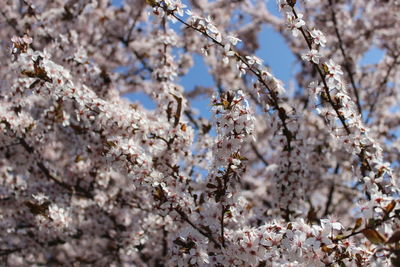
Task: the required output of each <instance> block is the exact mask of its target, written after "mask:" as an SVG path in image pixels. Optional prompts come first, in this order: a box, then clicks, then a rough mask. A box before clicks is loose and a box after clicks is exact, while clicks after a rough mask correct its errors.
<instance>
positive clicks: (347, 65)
mask: <svg viewBox="0 0 400 267" xmlns="http://www.w3.org/2000/svg"><path fill="white" fill-rule="evenodd" d="M328 1H329V5H330V7H331V16H332V21H333V25H334V28H335V33H336V37H337V38H338V41H339V48H340V51H341V53H342V56H343V59H344V68H345V70H346V72H347V74H348V75H349V78H350V83H351V86H352V87H353V92H354V95H355V97H356V105H357V109H358V112H359V113H360V116H361V118H362V108H361V101H360V96H359V94H358V89H357V86H356V83H355V80H354V76H353V72H352V71H351V63H350V58H349V57H348V56H347V54H346V52H345V49H344V43H343V40H342V37H341V36H340V33H339V28H338V23H337V19H336V13H335V11H334V6H333V3H332V0H328Z"/></svg>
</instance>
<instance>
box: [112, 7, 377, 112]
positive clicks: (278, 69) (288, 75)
mask: <svg viewBox="0 0 400 267" xmlns="http://www.w3.org/2000/svg"><path fill="white" fill-rule="evenodd" d="M112 2H113V4H114V5H116V6H119V5H121V3H122V0H112ZM268 8H269V9H270V11H271V12H272V13H273V14H277V15H278V14H279V11H278V9H277V5H276V1H268ZM259 41H260V49H259V50H258V51H257V52H256V56H258V57H260V58H261V59H263V60H264V63H265V64H266V65H268V66H269V67H270V68H271V70H272V72H273V74H274V75H275V76H276V77H277V78H279V79H280V80H282V81H283V82H284V83H285V85H288V84H289V82H291V81H292V80H293V79H294V74H295V72H296V64H295V57H294V56H293V54H292V53H291V51H290V50H289V48H288V46H287V45H286V43H285V41H284V39H283V38H282V37H281V35H280V34H278V33H277V32H275V31H274V30H273V29H272V28H271V27H267V26H263V28H262V31H261V32H260V34H259ZM382 54H383V53H382V51H380V50H379V49H377V48H373V49H371V50H369V51H368V52H367V53H366V54H365V56H364V58H363V59H362V60H361V64H362V65H365V64H371V63H376V62H378V61H379V60H380V59H381V57H382ZM194 63H195V64H194V66H193V67H192V69H191V70H190V71H189V72H188V73H187V74H186V75H185V76H184V77H182V78H181V79H180V81H178V83H179V84H180V85H182V86H183V87H184V88H185V90H189V91H190V90H192V89H193V88H194V86H196V85H198V86H205V87H213V86H214V82H213V79H212V77H211V76H210V75H209V73H208V69H207V66H206V65H205V64H204V62H203V59H202V57H201V56H200V55H195V56H194ZM128 97H129V99H131V100H132V101H134V102H136V101H138V102H140V103H142V105H143V106H145V107H146V108H149V109H153V108H154V107H155V105H154V103H152V102H151V100H150V98H149V97H147V96H146V95H144V94H143V93H135V94H130V95H129V96H128ZM192 106H193V107H194V108H196V109H198V110H199V112H200V115H201V116H203V117H209V102H208V100H207V99H196V101H194V102H192Z"/></svg>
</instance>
